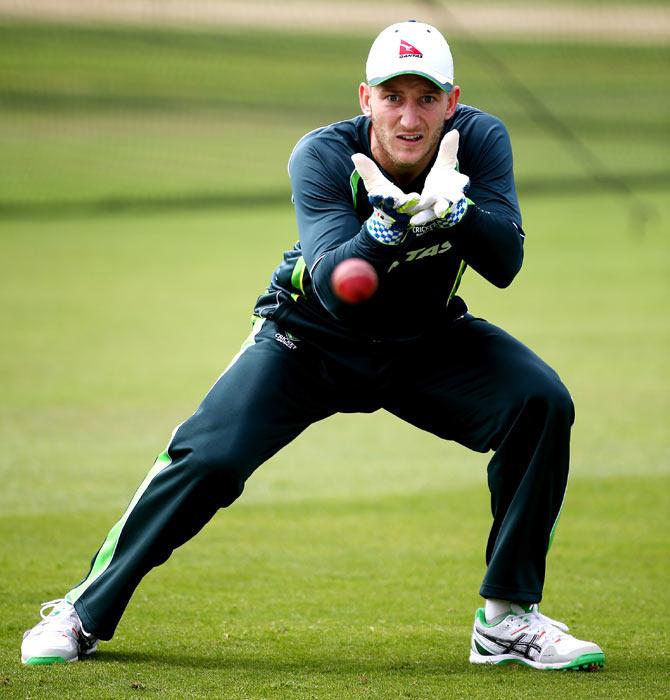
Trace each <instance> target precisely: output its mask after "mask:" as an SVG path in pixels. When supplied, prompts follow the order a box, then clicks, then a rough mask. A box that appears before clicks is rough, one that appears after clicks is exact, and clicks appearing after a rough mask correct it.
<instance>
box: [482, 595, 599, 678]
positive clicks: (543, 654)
mask: <svg viewBox="0 0 670 700" xmlns="http://www.w3.org/2000/svg"><path fill="white" fill-rule="evenodd" d="M567 631H568V627H567V626H566V625H564V624H563V623H562V622H557V621H556V620H552V619H551V618H550V617H547V616H546V615H542V614H541V613H540V611H539V610H538V606H537V605H532V606H531V607H530V610H529V611H528V612H526V611H525V610H524V609H523V608H522V607H520V606H519V605H514V604H513V605H512V606H511V610H510V612H509V613H507V615H506V616H505V617H503V619H502V620H500V619H499V618H498V621H497V622H495V623H494V624H490V623H488V622H487V621H486V616H485V614H484V609H483V608H480V609H479V610H477V612H476V613H475V624H474V628H473V630H472V642H471V651H470V663H473V664H498V665H502V664H510V663H518V664H525V665H526V666H532V667H533V668H537V669H540V670H552V669H554V670H559V669H568V668H569V669H575V670H584V671H595V670H597V669H598V668H601V667H602V666H604V664H605V654H603V651H602V649H601V648H600V647H599V646H598V645H597V644H594V643H593V642H582V641H581V640H580V639H575V637H573V636H572V635H571V634H567Z"/></svg>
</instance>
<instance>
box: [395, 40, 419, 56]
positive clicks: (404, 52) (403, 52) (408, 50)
mask: <svg viewBox="0 0 670 700" xmlns="http://www.w3.org/2000/svg"><path fill="white" fill-rule="evenodd" d="M398 56H399V57H400V58H405V56H415V57H416V58H423V54H422V53H421V51H419V49H417V48H416V46H412V45H411V44H410V43H409V41H405V40H404V39H401V40H400V52H399V53H398Z"/></svg>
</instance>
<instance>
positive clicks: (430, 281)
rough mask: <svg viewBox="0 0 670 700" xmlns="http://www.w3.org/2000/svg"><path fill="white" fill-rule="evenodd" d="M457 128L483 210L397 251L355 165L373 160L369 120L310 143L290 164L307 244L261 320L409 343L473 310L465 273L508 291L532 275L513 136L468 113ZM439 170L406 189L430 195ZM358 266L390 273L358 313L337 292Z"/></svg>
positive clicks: (287, 264)
mask: <svg viewBox="0 0 670 700" xmlns="http://www.w3.org/2000/svg"><path fill="white" fill-rule="evenodd" d="M451 129H458V131H459V133H460V144H459V151H458V163H459V170H460V171H461V172H463V173H465V174H466V175H468V176H469V178H470V185H469V188H468V190H467V195H468V198H469V199H471V200H472V201H474V202H475V206H472V205H471V206H470V207H469V208H468V211H467V213H466V215H465V217H464V218H463V219H462V220H461V222H460V223H459V224H457V225H456V226H454V227H452V228H442V227H441V225H440V222H431V223H429V224H428V225H426V226H423V227H415V228H413V229H410V232H409V233H408V235H407V237H406V238H405V240H404V241H403V243H401V244H400V245H397V246H390V245H384V244H382V243H379V242H378V241H376V240H375V239H373V238H372V237H371V236H370V234H369V233H368V231H367V228H366V227H365V225H364V222H365V221H366V219H367V218H368V217H369V216H370V215H371V213H372V207H371V205H370V204H369V202H368V197H367V192H366V191H365V187H364V185H363V181H362V179H360V177H358V173H357V172H356V170H355V168H354V165H353V162H352V161H351V156H352V154H354V153H365V154H366V155H367V156H369V157H370V158H372V153H371V151H370V119H369V118H368V117H364V116H359V117H355V118H354V119H349V120H346V121H341V122H336V123H334V124H330V125H329V126H326V127H323V128H321V129H316V130H315V131H312V132H310V133H309V134H307V135H306V136H304V137H303V138H302V139H301V140H300V141H299V142H298V143H297V145H296V147H295V149H294V150H293V153H292V154H291V158H290V160H289V175H290V178H291V185H292V191H293V203H294V205H295V211H296V217H297V223H298V232H299V235H300V239H299V241H298V243H296V245H295V246H294V247H293V248H292V249H291V250H289V251H287V252H285V253H284V259H283V261H282V262H281V264H280V265H279V267H277V269H276V270H275V272H274V274H273V276H272V281H271V283H270V286H269V287H268V289H267V291H266V292H265V293H264V294H262V295H261V296H260V297H259V299H258V301H257V305H256V309H255V313H256V314H257V315H259V316H263V317H267V318H272V319H274V320H276V321H277V322H278V323H280V324H281V325H282V326H283V327H284V328H286V330H288V331H290V332H291V333H293V334H295V335H296V336H298V337H303V338H305V339H311V340H313V341H315V342H318V343H327V342H335V341H341V342H345V343H347V344H349V343H362V344H368V343H371V342H375V343H379V342H392V343H394V342H404V341H411V340H412V339H415V338H417V337H419V336H421V335H423V334H426V333H429V332H430V330H431V328H434V326H435V324H447V323H450V322H451V321H453V320H454V319H455V318H458V317H459V316H462V315H463V314H464V313H465V311H466V310H467V308H466V305H465V302H464V301H463V300H462V299H461V298H460V297H458V296H456V295H455V292H456V290H457V288H458V285H459V282H460V279H461V276H462V274H463V272H464V270H465V268H466V266H470V267H472V268H473V269H474V270H476V271H477V272H478V273H479V274H481V275H483V276H484V277H485V278H486V279H487V280H489V281H490V282H492V283H493V284H495V285H496V286H499V287H505V286H507V285H508V284H509V283H510V282H511V281H512V279H513V278H514V276H515V275H516V273H517V272H518V270H519V269H520V267H521V263H522V260H523V237H524V234H523V232H522V229H521V214H520V211H519V204H518V201H517V196H516V190H515V187H514V175H513V170H512V150H511V146H510V141H509V136H508V134H507V131H506V129H505V127H504V125H503V124H502V122H501V121H500V120H499V119H497V118H496V117H493V116H491V115H489V114H486V113H485V112H482V111H480V110H478V109H474V108H473V107H468V106H466V105H459V106H458V108H457V109H456V112H455V114H454V116H453V117H452V118H451V119H450V120H449V121H448V122H445V125H444V133H446V132H447V131H449V130H451ZM436 155H437V154H436ZM432 165H433V163H432V162H431V163H430V164H429V165H428V166H427V168H426V169H425V171H424V172H423V173H421V175H420V176H419V177H418V178H417V179H416V180H415V181H414V182H411V183H409V184H408V185H406V186H403V187H402V189H403V190H404V191H405V192H419V193H420V192H421V191H422V189H423V185H424V181H425V178H426V176H427V174H428V172H429V171H430V168H431V167H432ZM385 175H386V176H387V177H389V179H391V180H392V178H391V177H390V176H389V175H388V173H385ZM396 184H398V183H396ZM350 257H359V258H363V259H365V260H368V261H369V262H370V263H371V264H372V265H373V266H374V267H375V269H376V270H377V273H378V275H379V289H378V290H377V292H376V293H375V295H374V296H373V297H372V298H371V299H370V300H369V301H366V302H363V303H361V304H356V305H349V304H345V303H343V302H341V301H340V300H339V299H338V298H337V297H336V296H335V295H334V294H333V291H332V289H331V286H330V276H331V274H332V271H333V269H334V268H335V266H336V265H337V264H338V263H339V262H341V261H342V260H344V259H346V258H350Z"/></svg>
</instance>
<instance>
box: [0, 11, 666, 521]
mask: <svg viewBox="0 0 670 700" xmlns="http://www.w3.org/2000/svg"><path fill="white" fill-rule="evenodd" d="M407 18H417V19H420V20H425V21H428V22H431V23H433V24H435V25H437V26H438V27H439V28H440V29H441V30H442V31H443V32H444V33H445V35H446V36H447V37H448V39H449V40H450V43H451V45H452V50H453V54H454V58H455V66H456V78H457V82H458V83H459V84H460V85H461V87H462V101H463V102H465V103H468V104H471V105H475V106H477V107H480V108H482V109H484V110H487V111H490V112H493V113H494V114H497V115H499V116H500V117H501V118H502V119H503V120H504V121H505V123H506V124H507V126H508V128H509V131H510V134H511V137H512V143H513V146H514V153H515V167H516V176H517V181H518V190H519V195H520V199H521V205H522V211H523V212H524V216H525V220H524V224H525V228H526V230H527V234H528V239H527V245H526V264H525V268H524V270H523V271H522V273H521V274H520V276H519V278H518V279H517V281H516V282H515V284H514V285H513V287H512V288H511V289H509V290H506V291H504V292H501V291H500V290H495V289H493V288H491V287H490V286H489V285H487V284H486V283H484V282H483V281H482V280H480V279H479V278H478V277H477V275H476V274H474V273H473V272H471V271H470V272H468V274H467V275H466V277H465V278H464V281H463V285H462V287H461V290H462V292H463V295H464V297H465V298H466V300H467V301H468V302H469V303H470V306H471V308H472V310H473V312H474V313H476V314H479V315H482V316H485V317H487V318H489V319H490V320H492V321H494V322H496V323H499V324H501V325H503V326H504V327H506V328H507V329H509V330H510V331H511V332H512V333H514V334H516V335H517V336H518V337H520V338H521V339H522V340H524V341H525V342H527V343H528V344H530V345H531V346H532V347H533V348H534V349H536V350H537V351H538V352H539V353H540V354H541V355H543V356H544V357H545V358H546V359H547V360H548V361H549V362H550V363H551V364H552V365H554V366H556V367H557V369H558V370H559V372H560V373H561V375H562V376H563V377H564V379H565V381H566V383H567V384H568V386H569V387H570V388H571V390H572V391H573V394H574V395H575V400H576V403H577V413H578V423H577V427H576V433H575V445H576V448H575V456H574V464H575V471H576V473H577V474H584V475H585V476H586V475H589V476H593V475H610V474H629V473H636V474H641V473H652V474H658V473H660V472H667V467H668V439H667V438H668V429H667V425H668V417H669V416H668V400H667V379H668V359H667V347H668V304H667V302H668V275H667V273H668V262H669V260H668V246H667V227H668V194H669V187H670V159H669V156H670V141H669V139H668V133H669V131H670V118H669V117H670V91H669V90H668V74H669V73H668V69H669V68H670V63H669V60H668V59H669V57H670V50H669V46H668V42H669V39H670V12H669V5H668V3H667V2H663V3H656V4H646V3H643V2H637V1H634V0H630V1H629V2H621V3H611V2H599V1H590V2H583V3H580V4H578V5H577V4H572V3H568V2H553V3H536V2H522V1H519V2H496V3H486V2H477V1H472V2H468V3H453V4H452V3H442V2H440V1H439V0H431V1H430V2H414V3H411V2H393V1H392V0H385V1H384V2H380V1H377V0H365V1H364V2H356V3H351V2H347V1H345V0H342V1H337V2H307V1H306V0H288V2H282V3H279V2H270V1H263V2H261V1H260V0H245V1H244V2H236V1H230V2H227V1H225V0H201V1H199V2H196V1H186V0H151V1H149V0H144V1H142V0H114V1H113V2H112V1H111V0H110V1H108V2H106V1H104V0H99V1H97V2H89V1H86V0H41V1H37V0H35V1H33V2H30V1H28V0H25V1H19V0H0V152H1V153H2V158H1V159H0V228H1V230H2V233H1V235H0V245H1V246H2V248H1V251H2V261H3V268H4V271H3V276H2V279H1V280H0V291H1V293H2V296H1V298H0V302H1V303H2V318H3V326H4V329H3V333H2V337H1V340H0V353H1V354H0V360H1V363H0V372H1V375H0V377H1V379H2V386H3V392H2V393H3V398H2V407H1V410H2V416H3V420H2V430H3V432H4V434H3V438H2V439H3V441H4V450H3V456H2V460H3V463H2V465H1V466H2V469H3V471H4V476H3V478H4V483H5V484H6V486H7V488H6V489H5V490H4V492H3V493H2V494H0V503H4V507H5V509H6V510H7V512H11V510H12V509H14V508H16V509H18V508H20V509H23V510H25V509H28V510H30V509H36V511H38V512H42V510H43V509H45V508H49V509H53V508H56V507H60V506H63V507H66V506H67V507H69V506H70V505H71V504H72V501H71V499H72V498H74V499H75V500H76V501H81V504H82V506H85V507H91V506H92V505H93V506H95V505H99V506H101V507H107V506H109V507H110V508H111V507H118V506H119V505H123V503H125V501H126V499H127V497H128V493H129V489H130V488H131V487H132V486H134V485H135V484H136V483H137V482H138V480H139V477H140V476H141V474H142V473H143V471H144V469H145V467H146V466H147V465H148V464H150V462H151V460H152V458H153V455H154V454H155V453H156V452H158V451H159V450H160V449H161V447H162V445H163V444H165V442H166V440H167V438H168V436H169V433H170V426H172V425H174V424H176V423H177V422H179V421H180V420H182V419H183V418H184V416H185V415H188V414H189V413H190V411H191V410H192V408H193V407H194V406H195V405H197V402H198V401H199V399H200V397H201V396H202V395H203V393H204V392H205V391H206V390H207V388H208V387H209V385H210V383H211V381H213V379H214V378H215V377H216V376H217V375H218V372H219V371H220V369H221V368H223V367H225V366H226V364H227V362H228V360H229V358H230V357H231V356H232V355H233V354H234V353H235V352H236V351H237V348H238V347H239V343H240V342H241V341H242V339H243V338H244V336H245V335H246V333H247V332H248V319H249V314H250V312H251V309H252V307H253V303H254V300H255V297H256V296H257V294H258V293H259V292H260V291H261V290H262V289H263V288H264V287H265V285H266V284H267V281H268V279H269V276H270V274H271V272H272V270H273V268H274V267H275V265H276V264H277V262H278V261H279V259H280V256H281V253H282V251H283V250H284V249H286V248H288V247H290V246H291V245H292V243H293V242H294V240H295V238H296V232H295V229H294V223H293V213H292V211H291V205H290V201H289V197H290V192H289V185H288V179H287V177H286V163H287V159H288V156H289V154H290V152H291V149H292V147H293V145H294V143H295V142H296V141H297V139H298V138H300V136H301V135H302V134H304V133H305V132H307V131H309V130H311V129H313V128H315V127H318V126H321V125H324V124H327V123H329V122H332V121H335V120H337V119H344V118H348V117H351V116H353V115H355V114H357V113H358V111H359V108H358V103H357V86H358V83H359V81H360V80H361V79H362V78H363V74H364V63H365V59H366V56H367V51H368V48H369V45H370V43H371V41H372V39H373V37H374V36H375V35H376V34H377V33H378V32H379V31H380V30H381V29H382V28H383V27H384V26H386V25H387V24H390V23H391V22H394V21H399V20H404V19H407ZM334 421H335V422H334V425H335V426H336V427H335V428H334V429H331V423H328V427H327V428H325V429H324V428H322V427H320V426H317V427H315V428H314V431H313V433H312V435H308V436H306V438H305V441H304V442H300V441H299V442H300V444H299V445H296V446H291V447H290V448H289V450H288V451H287V453H282V454H281V455H279V456H278V457H277V458H276V462H275V463H276V464H277V465H278V466H277V468H276V469H275V468H272V469H268V470H262V473H261V474H260V475H259V476H258V478H257V479H254V480H252V482H250V485H249V494H250V495H249V498H250V499H251V500H253V499H260V500H263V499H264V498H270V499H272V498H280V499H282V498H295V497H300V498H302V497H312V496H315V497H316V496H326V495H327V496H329V497H330V496H334V495H335V496H337V495H340V496H347V497H349V496H351V495H352V494H361V493H363V494H364V493H370V494H377V493H378V492H379V491H380V490H381V491H382V492H386V491H394V492H395V491H398V492H404V491H405V490H407V489H410V490H421V489H423V488H427V487H434V486H438V487H439V486H444V487H450V488H451V487H454V485H455V484H462V483H470V482H471V481H472V482H473V483H474V482H476V483H479V484H483V482H482V478H483V474H482V467H483V464H484V462H485V460H483V459H482V457H480V456H479V455H469V454H467V453H465V452H464V451H463V450H461V449H459V448H453V452H450V451H449V450H451V449H452V448H451V447H450V446H445V445H443V444H442V443H440V442H439V441H432V440H431V438H430V436H419V435H417V434H415V431H409V430H408V431H407V432H404V431H405V427H404V426H399V427H398V426H397V425H396V423H395V422H394V421H393V419H391V418H390V417H381V418H380V419H379V420H376V421H373V420H372V419H370V418H369V417H366V418H352V417H339V418H336V419H334ZM361 426H362V427H361ZM391 426H393V427H392V428H391ZM391 432H392V434H393V436H394V437H393V440H391V441H390V442H389V441H388V436H389V435H390V434H391ZM343 438H344V439H347V440H348V442H349V443H350V444H351V445H352V448H351V449H352V450H353V451H354V456H353V458H352V460H350V462H348V464H350V465H351V466H350V467H347V468H346V469H345V472H346V473H345V474H344V475H343V473H342V469H343V467H342V464H341V459H340V458H339V457H338V456H337V449H338V447H339V445H340V444H341V443H342V440H343ZM330 447H332V453H333V454H332V456H330ZM398 450H407V452H406V453H403V452H401V453H400V454H405V455H408V454H410V453H411V454H412V458H411V459H412V461H413V467H412V470H411V473H408V471H407V461H406V459H405V458H401V457H398ZM445 450H446V452H445ZM326 454H328V455H329V456H326ZM445 455H446V456H445ZM331 462H332V464H331ZM46 464H49V465H57V469H53V468H50V469H45V465H46ZM362 464H365V465H366V468H365V469H362V468H360V466H361V465H362ZM436 464H439V465H440V466H439V469H438V468H437V467H436ZM93 465H95V466H93ZM317 465H318V469H316V470H315V468H316V466H317ZM367 467H373V468H367ZM98 472H101V473H102V474H105V475H109V474H113V475H115V477H118V478H114V479H111V481H112V483H109V484H105V487H104V488H103V487H102V485H101V484H99V483H97V484H96V485H95V486H93V485H89V484H88V481H87V477H88V476H89V475H91V474H93V473H98ZM94 476H95V475H94ZM64 479H65V480H67V481H68V482H69V483H73V482H74V481H79V482H84V483H83V487H82V489H83V490H82V491H80V490H77V495H75V496H73V495H72V494H69V493H67V492H66V491H65V490H64V489H62V488H61V487H60V486H59V484H62V483H63V480H64ZM27 483H30V484H31V486H33V487H34V486H36V485H37V486H39V488H33V489H31V494H30V497H29V498H27V497H26V484H27ZM59 504H60V505H59Z"/></svg>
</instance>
